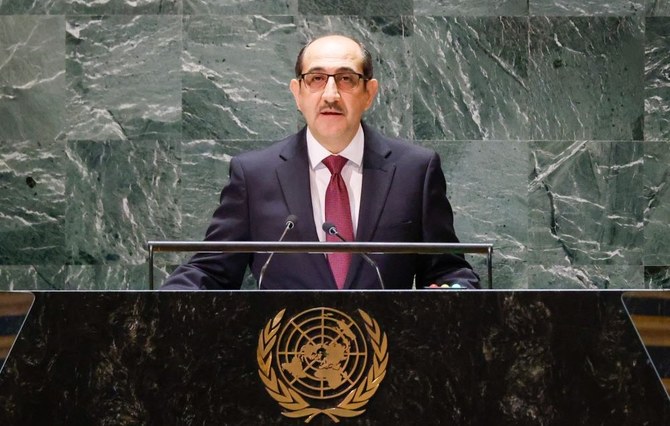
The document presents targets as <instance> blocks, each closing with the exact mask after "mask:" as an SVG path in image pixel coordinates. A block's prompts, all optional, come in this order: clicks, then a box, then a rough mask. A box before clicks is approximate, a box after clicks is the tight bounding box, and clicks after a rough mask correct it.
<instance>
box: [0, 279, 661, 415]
mask: <svg viewBox="0 0 670 426" xmlns="http://www.w3.org/2000/svg"><path fill="white" fill-rule="evenodd" d="M622 294H623V292H621V291H583V290H582V291H514V292H510V291H439V290H438V291H413V292H411V291H407V292H379V291H378V292H259V291H251V292H241V291H238V292H195V293H190V292H189V293H187V292H174V293H173V292H160V293H153V292H50V293H36V294H35V302H34V305H33V308H32V311H31V312H30V315H29V317H28V319H27V321H26V323H25V325H24V327H23V330H22V331H21V334H20V335H19V337H18V339H17V341H16V344H15V345H14V348H13V349H12V352H11V353H10V355H9V357H8V359H7V361H6V364H5V367H4V369H3V371H2V372H1V373H0V418H2V419H4V423H3V424H23V425H25V424H46V423H49V424H231V425H242V424H247V425H260V424H263V425H266V424H303V423H304V422H305V420H306V419H307V417H306V416H302V417H298V418H295V419H294V418H289V417H287V416H285V415H283V414H282V413H283V412H284V413H286V412H289V413H290V412H293V413H295V412H298V410H297V409H293V410H289V409H286V408H285V407H281V406H280V405H279V402H278V400H277V395H275V396H272V394H271V392H269V389H268V388H271V387H272V385H271V384H270V385H269V384H268V381H263V380H262V379H261V375H263V374H265V377H266V378H267V377H268V374H269V373H268V371H269V370H268V368H269V367H268V365H266V366H264V367H263V366H260V365H259V359H260V358H262V359H264V360H269V361H268V362H271V363H272V366H271V367H272V368H271V370H272V372H273V373H274V374H275V376H276V378H277V380H279V381H283V382H284V383H285V384H286V385H287V386H289V387H290V386H292V383H290V382H292V379H295V380H296V381H297V376H298V375H299V372H298V373H296V372H293V373H290V372H289V368H288V363H285V364H282V362H281V361H282V358H281V356H280V355H277V356H276V357H275V355H272V356H270V355H269V352H267V354H268V355H267V356H266V355H261V353H262V350H261V349H263V350H266V349H268V350H269V349H272V347H274V348H275V349H276V350H277V351H280V349H281V348H280V343H277V342H279V341H280V340H281V335H282V332H280V333H278V334H277V335H276V336H277V338H278V340H271V339H270V337H272V335H271V334H261V332H262V331H263V330H264V329H265V330H266V331H268V330H270V329H272V327H274V326H275V325H276V326H277V328H275V329H276V330H279V325H281V326H282V327H287V329H288V328H289V327H291V324H292V321H293V324H294V325H293V327H294V328H295V330H298V333H300V332H301V331H300V330H299V329H300V327H298V326H296V325H295V324H297V323H298V322H299V321H298V320H292V319H291V318H297V317H299V316H300V315H304V314H305V312H306V311H309V310H311V309H313V308H324V309H321V310H320V311H319V310H317V311H319V312H325V311H328V312H339V313H342V314H344V315H345V317H347V316H348V318H351V319H352V320H353V322H356V323H357V324H358V325H356V324H353V322H349V323H348V325H347V326H346V327H343V328H340V329H339V332H342V331H343V330H344V331H345V332H346V333H341V334H349V332H350V331H352V330H353V331H355V330H354V329H355V328H356V327H358V330H362V334H363V335H364V336H365V335H367V338H368V357H367V360H368V361H369V364H368V365H369V366H367V367H366V366H365V365H364V363H363V361H361V364H360V365H361V366H363V369H364V372H363V373H364V374H363V377H364V378H365V375H366V374H373V375H375V376H377V378H379V379H380V380H381V382H380V383H375V384H374V386H375V389H376V390H375V391H374V392H372V395H371V396H370V395H367V397H365V398H364V399H365V403H364V404H363V405H362V406H361V407H359V408H360V409H361V410H365V411H364V412H363V413H362V414H360V415H358V416H356V417H351V418H347V417H343V416H341V415H338V416H335V417H336V418H337V419H338V420H341V421H342V423H343V424H361V425H363V424H365V425H415V424H416V425H419V424H420V425H433V424H449V425H493V424H496V425H520V424H542V425H565V424H580V425H613V424H616V425H644V424H649V425H660V424H670V423H669V420H670V400H669V399H668V396H667V394H666V392H665V390H664V388H663V385H662V383H661V381H660V380H659V378H658V375H657V374H656V372H655V370H654V368H653V366H652V364H651V363H650V361H649V358H648V357H647V354H646V352H645V349H644V346H643V345H642V343H641V341H640V338H639V337H638V334H637V332H636V331H635V328H634V327H633V325H632V323H631V321H630V318H629V317H628V315H627V313H626V310H625V309H624V305H623V303H622ZM360 311H363V312H364V313H365V314H367V315H368V316H369V318H370V319H371V321H373V322H374V323H375V324H376V325H378V329H377V334H376V335H375V336H374V338H373V337H371V336H372V335H373V334H374V333H372V332H371V331H370V329H368V328H366V325H365V323H364V321H363V320H362V318H363V316H362V315H361V314H360ZM309 312H313V311H309ZM279 313H282V314H281V315H278V314H279ZM328 315H331V314H328ZM278 318H279V320H278ZM273 319H275V320H277V321H275V322H274V323H273ZM344 322H345V323H346V322H347V321H346V320H345V321H344ZM273 324H274V325H273ZM295 330H294V331H295ZM305 330H307V328H305ZM305 333H306V334H308V333H309V332H308V331H305ZM294 334H295V333H294ZM263 336H265V337H263ZM383 336H385V339H386V343H387V344H385V345H384V346H383V347H382V343H381V340H383V339H384V337H383ZM340 337H341V338H342V340H341V341H340V342H345V341H346V338H345V337H343V336H340ZM340 337H336V339H340ZM300 338H301V337H300V336H298V337H297V339H298V340H300ZM306 338H307V337H306ZM375 338H376V339H377V340H376V342H377V343H375V340H374V339H375ZM370 339H372V340H370ZM289 340H290V339H289ZM307 341H309V340H307ZM370 342H372V343H370ZM313 343H315V344H316V343H318V342H317V341H313ZM259 346H263V347H262V348H261V349H259ZM307 346H309V345H303V346H302V347H296V351H295V353H294V356H298V355H299V356H300V357H301V360H302V361H301V363H298V364H299V365H301V366H302V368H308V367H309V365H311V366H312V367H314V364H313V363H314V359H315V358H314V357H315V356H316V355H314V353H315V352H314V353H311V355H310V354H307V352H306V350H305V348H306V347H307ZM347 348H348V350H349V353H348V354H347V357H348V358H347V361H346V362H344V363H343V364H341V365H349V364H347V362H349V360H351V359H353V357H354V349H352V348H353V346H352V347H349V346H347ZM321 349H323V348H321ZM330 349H334V347H331V348H330ZM373 349H374V350H373ZM375 351H376V352H375ZM357 353H358V352H357ZM284 355H285V358H283V359H284V360H289V361H296V359H294V358H290V357H289V358H286V356H288V355H286V353H285V354H284ZM321 355H322V356H323V353H322V354H321ZM328 356H332V352H331V353H330V354H328V355H326V358H323V357H322V358H321V361H323V360H324V359H327V357H328ZM384 357H385V358H384ZM360 359H361V360H362V359H363V358H360ZM373 359H374V360H383V359H386V361H384V362H385V364H380V365H376V366H373V364H372V363H371V360H373ZM296 362H297V361H296ZM352 362H353V361H352ZM310 363H312V364H310ZM322 366H323V362H322ZM331 367H332V365H331ZM372 370H374V371H373V373H370V371H372ZM381 373H383V375H382V374H381ZM291 374H293V376H292V375H291ZM347 374H349V373H347ZM342 377H345V378H346V379H347V380H348V379H349V378H351V380H352V381H355V380H354V379H355V378H354V377H353V376H352V377H349V376H346V375H345V376H342ZM324 380H325V379H324ZM363 381H365V380H363ZM324 383H326V382H324ZM329 383H330V382H329ZM275 385H276V383H275ZM353 385H355V386H354V387H353V389H359V388H360V389H362V387H361V386H363V385H359V384H358V383H353ZM366 386H368V387H369V388H371V387H372V384H369V385H366ZM278 389H279V388H278ZM282 389H283V388H282ZM366 389H367V388H366ZM279 393H283V391H281V390H280V391H279ZM286 393H287V394H288V391H287V392H286ZM344 396H346V393H345V394H343V396H340V397H339V399H338V398H334V399H333V400H325V401H323V400H319V401H317V400H309V399H308V402H309V404H310V406H311V407H319V408H322V409H323V408H328V407H331V408H332V407H333V406H335V405H337V404H338V403H339V402H341V400H342V399H343V398H344ZM306 399H307V398H306ZM295 407H296V406H294V408H295ZM352 407H353V405H352ZM350 411H354V410H350ZM309 424H316V425H321V424H333V419H332V418H331V417H329V416H328V415H326V414H323V413H321V414H317V415H315V416H313V418H311V421H310V423H309Z"/></svg>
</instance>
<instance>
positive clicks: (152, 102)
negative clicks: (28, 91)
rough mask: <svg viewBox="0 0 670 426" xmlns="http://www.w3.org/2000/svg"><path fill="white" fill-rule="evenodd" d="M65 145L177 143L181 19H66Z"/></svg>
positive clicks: (179, 118)
mask: <svg viewBox="0 0 670 426" xmlns="http://www.w3.org/2000/svg"><path fill="white" fill-rule="evenodd" d="M66 31H67V32H66V34H67V61H66V71H67V86H68V103H67V104H68V118H69V120H68V132H67V136H68V138H69V139H73V140H78V139H86V140H112V139H123V140H125V139H169V140H178V139H180V137H181V92H180V90H179V89H180V87H179V86H180V80H181V73H180V68H179V59H180V56H181V37H180V35H181V19H180V18H178V17H173V16H107V17H68V21H67V30H66Z"/></svg>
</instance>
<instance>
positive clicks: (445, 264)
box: [162, 124, 479, 290]
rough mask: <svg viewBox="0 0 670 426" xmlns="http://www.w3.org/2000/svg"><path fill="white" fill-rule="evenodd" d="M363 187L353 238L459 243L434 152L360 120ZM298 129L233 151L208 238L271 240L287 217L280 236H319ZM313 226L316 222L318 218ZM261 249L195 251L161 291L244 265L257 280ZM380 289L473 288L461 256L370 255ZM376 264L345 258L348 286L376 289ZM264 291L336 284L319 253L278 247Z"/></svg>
mask: <svg viewBox="0 0 670 426" xmlns="http://www.w3.org/2000/svg"><path fill="white" fill-rule="evenodd" d="M363 131H364V133H365V148H364V154H363V187H362V193H361V206H360V212H359V219H358V229H357V235H356V241H361V242H362V241H378V242H458V239H457V238H456V235H455V233H454V228H453V215H452V210H451V206H450V204H449V201H448V200H447V197H446V183H445V179H444V174H443V173H442V169H441V167H440V158H439V157H438V155H437V154H436V153H435V152H433V151H431V150H428V149H425V148H422V147H419V146H416V145H412V144H410V143H408V142H407V141H401V140H394V139H390V138H387V137H384V136H382V135H381V134H379V133H377V132H376V131H375V130H373V129H371V128H370V127H368V126H366V125H365V124H364V125H363ZM305 135H306V129H303V130H302V131H300V132H298V133H297V134H295V135H292V136H289V137H287V138H286V139H284V140H282V141H280V142H278V143H276V144H274V145H272V146H270V147H268V148H266V149H263V150H260V151H253V152H248V153H245V154H242V155H240V156H238V157H236V158H234V159H233V160H232V161H231V163H230V182H229V183H228V185H227V186H226V187H225V188H224V189H223V191H222V192H221V204H220V205H219V207H218V208H217V209H216V211H215V212H214V216H213V218H212V221H211V223H210V225H209V229H208V230H207V234H206V238H205V240H206V241H277V239H278V238H279V236H280V235H281V234H282V232H283V230H284V227H285V223H286V217H287V216H288V215H289V214H293V215H296V216H297V217H298V221H297V224H296V226H295V228H294V229H292V230H291V231H289V233H288V234H287V236H286V239H285V241H318V237H317V233H316V226H315V224H314V219H313V217H314V216H313V213H312V200H311V195H310V187H309V185H310V184H309V160H308V154H307V143H306V136H305ZM318 225H319V226H321V224H318ZM267 257H268V254H197V255H195V256H193V258H192V259H191V260H190V261H189V262H188V263H187V264H184V265H182V266H180V267H179V268H177V269H176V270H175V271H174V273H173V274H172V275H171V276H170V277H169V278H168V279H167V280H166V282H165V284H164V286H163V287H162V289H205V288H206V289H236V288H240V285H241V282H242V279H243V276H244V272H245V269H246V267H247V265H250V267H251V271H252V273H253V274H254V276H255V277H256V279H258V275H259V273H260V270H261V267H262V265H263V263H264V262H265V260H266V259H267ZM371 257H372V258H374V259H375V261H377V262H378V264H379V267H380V269H381V273H382V276H383V279H384V283H385V286H386V288H387V289H403V288H411V287H412V283H413V280H414V278H416V286H417V288H421V287H423V286H427V285H429V284H431V283H446V282H448V283H454V282H458V283H460V284H463V285H467V286H474V287H478V281H479V279H478V276H477V275H476V274H475V273H474V272H473V271H472V269H471V268H470V265H469V264H468V263H467V262H466V261H465V259H464V258H463V256H459V255H439V256H428V255H406V254H402V255H400V254H396V255H371ZM379 287H380V286H379V282H378V279H377V276H376V272H375V270H374V269H373V268H372V267H371V266H370V265H369V264H367V263H365V262H364V261H363V260H362V258H361V256H359V255H353V257H352V262H351V266H350V269H349V274H348V276H347V280H346V283H345V288H347V289H375V288H379ZM263 288H264V289H324V290H325V289H333V290H334V289H336V288H337V287H336V284H335V280H334V278H333V276H332V274H331V272H330V267H329V265H328V262H327V260H326V258H325V256H324V255H323V254H300V253H278V254H275V256H274V257H273V259H272V261H271V263H270V265H269V267H268V268H267V270H266V273H265V276H264V278H263Z"/></svg>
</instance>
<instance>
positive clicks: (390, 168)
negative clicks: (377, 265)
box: [344, 124, 395, 288]
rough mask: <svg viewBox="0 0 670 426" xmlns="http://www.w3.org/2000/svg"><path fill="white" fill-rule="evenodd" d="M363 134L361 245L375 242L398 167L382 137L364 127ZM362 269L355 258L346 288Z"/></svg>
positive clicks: (357, 234) (357, 232)
mask: <svg viewBox="0 0 670 426" xmlns="http://www.w3.org/2000/svg"><path fill="white" fill-rule="evenodd" d="M363 131H364V132H365V148H364V151H363V186H362V189H361V207H360V210H359V213H358V227H357V230H356V241H359V242H365V241H370V240H371V239H372V237H373V235H374V231H375V229H377V223H378V221H379V216H380V215H381V212H382V210H383V209H384V204H385V203H386V198H387V196H388V192H389V189H390V188H391V183H392V182H393V176H394V174H395V164H394V163H393V162H392V161H390V160H389V159H388V157H389V155H390V154H391V150H390V148H389V146H388V145H387V144H386V143H385V142H384V140H383V137H382V136H381V135H380V134H378V133H376V132H375V131H373V130H371V129H370V128H368V127H367V126H365V124H363ZM361 266H363V259H362V257H361V256H358V255H354V256H353V257H352V260H351V267H350V268H349V274H348V275H347V280H346V282H345V286H344V288H350V287H351V285H352V284H353V283H354V282H355V280H356V279H357V278H358V277H359V275H360V268H361ZM369 267H370V266H369Z"/></svg>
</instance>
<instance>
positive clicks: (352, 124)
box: [290, 36, 378, 152]
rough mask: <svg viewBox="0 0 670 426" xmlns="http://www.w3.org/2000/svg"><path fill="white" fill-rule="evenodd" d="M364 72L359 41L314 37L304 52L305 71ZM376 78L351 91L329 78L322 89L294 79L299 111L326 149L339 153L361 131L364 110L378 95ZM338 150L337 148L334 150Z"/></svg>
mask: <svg viewBox="0 0 670 426" xmlns="http://www.w3.org/2000/svg"><path fill="white" fill-rule="evenodd" d="M308 72H323V73H326V74H335V73H340V72H355V73H359V74H362V73H363V53H362V52H361V48H360V47H359V46H358V44H357V43H356V42H354V41H353V40H350V39H348V38H346V37H341V36H330V37H323V38H320V39H318V40H315V41H314V42H313V43H312V44H311V45H309V47H307V49H306V50H305V52H304V55H303V62H302V73H308ZM377 87H378V86H377V80H374V79H373V80H370V81H368V82H364V81H363V80H361V81H360V82H359V83H358V85H357V86H356V87H355V88H354V89H352V90H351V91H343V90H339V89H338V87H337V84H336V83H335V79H334V78H332V77H330V78H328V81H327V83H326V85H325V86H324V87H323V88H322V89H319V90H313V89H311V88H309V87H307V86H306V84H305V82H304V81H298V80H296V79H293V80H291V84H290V88H291V92H292V93H293V96H294V97H295V102H296V104H297V106H298V109H299V110H300V112H302V114H303V116H304V117H305V121H307V126H308V127H309V129H310V131H311V132H312V134H313V135H314V137H315V138H316V139H317V140H318V141H319V142H321V143H322V144H324V145H325V146H326V148H328V149H331V151H332V148H335V149H336V150H337V152H339V151H341V150H342V149H344V147H346V144H348V143H349V142H350V141H351V139H352V138H353V137H354V135H355V134H356V131H357V130H358V125H359V123H360V122H361V117H362V116H363V113H364V112H365V111H366V110H367V109H368V108H370V106H371V105H372V102H373V100H374V97H375V95H376V94H377ZM333 152H335V151H333Z"/></svg>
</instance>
